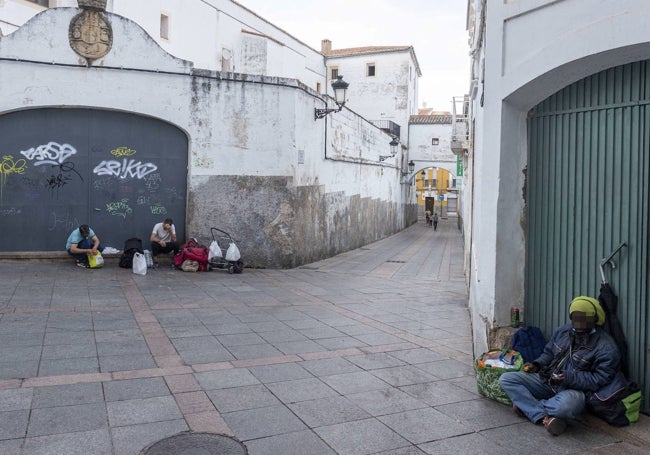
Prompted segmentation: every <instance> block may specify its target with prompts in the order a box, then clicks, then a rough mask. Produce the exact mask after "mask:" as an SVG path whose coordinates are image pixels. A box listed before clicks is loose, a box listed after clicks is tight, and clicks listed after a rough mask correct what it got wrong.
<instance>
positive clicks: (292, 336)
mask: <svg viewBox="0 0 650 455" xmlns="http://www.w3.org/2000/svg"><path fill="white" fill-rule="evenodd" d="M259 336H261V337H262V338H264V340H266V342H268V343H271V344H274V343H280V342H284V341H305V340H307V337H306V336H304V335H303V334H302V333H300V332H298V331H297V330H293V329H289V328H287V329H284V330H275V331H273V332H260V333H259Z"/></svg>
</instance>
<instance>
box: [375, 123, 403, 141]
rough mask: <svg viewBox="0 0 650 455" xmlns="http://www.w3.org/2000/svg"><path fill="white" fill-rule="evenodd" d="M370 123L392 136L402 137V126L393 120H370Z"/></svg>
mask: <svg viewBox="0 0 650 455" xmlns="http://www.w3.org/2000/svg"><path fill="white" fill-rule="evenodd" d="M370 123H372V124H373V125H375V126H376V127H377V128H379V129H380V130H383V131H385V132H387V133H388V134H390V135H391V136H395V137H397V138H399V137H400V126H399V125H398V124H397V123H395V122H393V121H392V120H370Z"/></svg>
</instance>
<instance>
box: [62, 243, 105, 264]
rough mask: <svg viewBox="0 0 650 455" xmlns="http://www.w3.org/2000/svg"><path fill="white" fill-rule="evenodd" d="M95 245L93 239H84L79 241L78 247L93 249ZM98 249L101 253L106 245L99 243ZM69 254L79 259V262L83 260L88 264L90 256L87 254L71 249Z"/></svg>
mask: <svg viewBox="0 0 650 455" xmlns="http://www.w3.org/2000/svg"><path fill="white" fill-rule="evenodd" d="M93 245H94V243H93V241H92V240H90V239H83V240H82V241H81V242H79V243H77V248H79V249H81V250H91V249H92V248H93ZM97 251H99V252H100V253H101V252H102V251H104V247H103V246H102V245H101V244H99V246H98V247H97ZM68 254H69V255H70V256H72V257H74V258H75V259H77V261H78V262H83V263H84V264H88V256H87V255H86V254H76V253H73V252H72V251H70V250H68Z"/></svg>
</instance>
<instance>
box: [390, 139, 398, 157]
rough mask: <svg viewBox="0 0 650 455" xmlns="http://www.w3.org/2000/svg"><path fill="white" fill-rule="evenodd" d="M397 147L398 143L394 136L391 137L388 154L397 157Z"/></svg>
mask: <svg viewBox="0 0 650 455" xmlns="http://www.w3.org/2000/svg"><path fill="white" fill-rule="evenodd" d="M398 147H399V141H398V140H397V138H396V137H395V136H393V140H392V141H390V154H391V155H393V156H395V155H397V148H398Z"/></svg>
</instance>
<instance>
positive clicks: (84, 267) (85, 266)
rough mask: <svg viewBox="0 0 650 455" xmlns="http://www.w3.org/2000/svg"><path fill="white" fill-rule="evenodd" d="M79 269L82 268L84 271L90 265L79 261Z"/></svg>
mask: <svg viewBox="0 0 650 455" xmlns="http://www.w3.org/2000/svg"><path fill="white" fill-rule="evenodd" d="M77 267H81V268H82V269H87V268H88V264H84V263H83V262H81V261H79V262H77Z"/></svg>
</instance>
